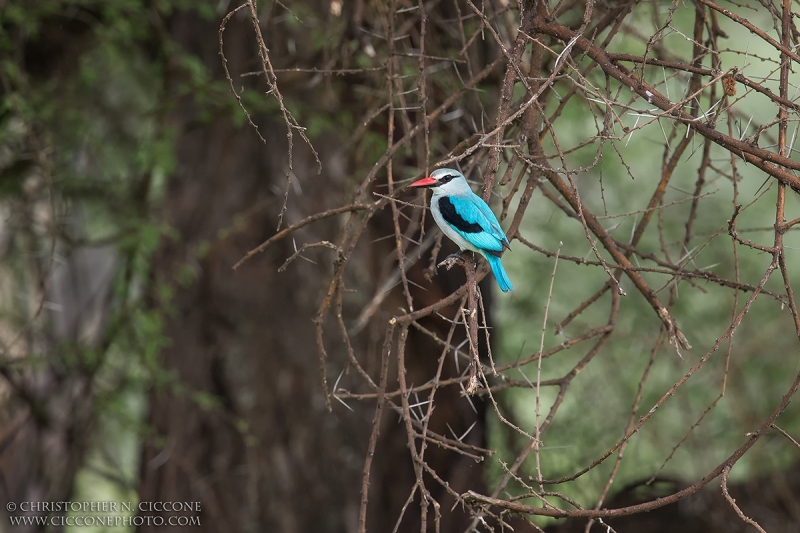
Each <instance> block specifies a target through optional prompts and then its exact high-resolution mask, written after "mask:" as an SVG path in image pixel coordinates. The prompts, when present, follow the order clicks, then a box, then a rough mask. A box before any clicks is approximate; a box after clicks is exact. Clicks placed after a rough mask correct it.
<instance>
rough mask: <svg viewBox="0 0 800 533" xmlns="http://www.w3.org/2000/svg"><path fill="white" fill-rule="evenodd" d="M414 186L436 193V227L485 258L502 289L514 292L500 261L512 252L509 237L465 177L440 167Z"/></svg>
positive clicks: (432, 202)
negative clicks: (504, 252)
mask: <svg viewBox="0 0 800 533" xmlns="http://www.w3.org/2000/svg"><path fill="white" fill-rule="evenodd" d="M411 186H412V187H425V188H429V189H431V190H432V191H433V197H432V198H431V212H432V213H433V220H435V221H436V224H437V225H438V226H439V227H440V228H441V230H442V231H443V232H444V234H445V235H447V236H448V237H450V240H452V241H453V242H454V243H456V244H457V245H458V247H459V248H461V250H462V251H463V250H471V251H473V252H477V253H480V254H481V255H482V256H483V257H485V258H486V260H487V261H488V262H489V266H491V267H492V272H494V277H495V279H497V284H498V285H500V290H502V291H503V292H506V291H510V290H512V289H513V287H512V286H511V281H509V279H508V274H506V271H505V269H504V268H503V263H501V262H500V255H501V254H502V253H503V249H504V248H508V249H509V250H510V249H511V247H510V246H509V245H508V239H507V238H506V234H505V233H503V230H502V229H501V228H500V223H499V222H498V221H497V217H495V216H494V213H492V210H491V209H489V206H488V205H486V202H484V201H483V199H482V198H481V197H480V196H478V195H477V194H475V193H474V192H472V189H470V187H469V184H468V183H467V179H466V178H465V177H464V175H463V174H462V173H461V172H459V171H457V170H453V169H452V168H440V169H438V170H435V171H434V172H433V174H431V175H430V176H428V177H427V178H422V179H421V180H417V181H415V182H414V183H412V184H411Z"/></svg>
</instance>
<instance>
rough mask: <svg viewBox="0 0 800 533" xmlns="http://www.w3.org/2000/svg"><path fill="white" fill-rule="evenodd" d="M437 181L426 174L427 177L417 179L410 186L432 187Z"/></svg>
mask: <svg viewBox="0 0 800 533" xmlns="http://www.w3.org/2000/svg"><path fill="white" fill-rule="evenodd" d="M437 183H438V182H437V181H436V180H435V179H433V178H432V177H430V176H428V177H427V178H422V179H421V180H417V181H415V182H414V183H412V184H411V186H412V187H433V186H435V185H436V184H437Z"/></svg>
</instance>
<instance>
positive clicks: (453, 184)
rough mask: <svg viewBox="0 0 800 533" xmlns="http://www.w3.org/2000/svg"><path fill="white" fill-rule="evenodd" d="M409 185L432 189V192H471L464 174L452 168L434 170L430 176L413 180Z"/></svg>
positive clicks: (452, 193) (447, 193)
mask: <svg viewBox="0 0 800 533" xmlns="http://www.w3.org/2000/svg"><path fill="white" fill-rule="evenodd" d="M411 186H412V187H425V188H427V189H432V190H433V194H446V195H458V194H464V193H466V192H472V189H470V187H469V183H467V178H465V177H464V174H462V173H461V172H459V171H458V170H453V169H452V168H440V169H437V170H434V171H433V173H432V174H431V175H430V176H428V177H427V178H422V179H421V180H417V181H415V182H414V183H412V184H411Z"/></svg>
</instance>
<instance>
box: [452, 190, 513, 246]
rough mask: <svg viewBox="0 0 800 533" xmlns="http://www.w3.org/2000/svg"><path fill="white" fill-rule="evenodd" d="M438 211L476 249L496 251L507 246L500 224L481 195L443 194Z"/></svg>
mask: <svg viewBox="0 0 800 533" xmlns="http://www.w3.org/2000/svg"><path fill="white" fill-rule="evenodd" d="M439 211H440V212H441V213H442V218H444V220H445V221H446V222H447V223H448V224H450V226H451V227H452V228H453V229H454V230H455V231H457V232H458V233H459V234H460V235H461V236H462V237H464V239H466V240H467V241H468V242H469V243H470V244H472V245H473V246H475V247H476V248H478V249H480V250H486V251H488V252H497V253H499V252H502V251H503V247H504V246H505V247H508V240H507V239H506V235H505V233H503V230H502V229H501V228H500V223H499V222H498V221H497V218H496V217H495V216H494V213H492V210H491V209H489V206H488V205H486V202H484V201H483V199H482V198H481V197H480V196H478V195H476V194H472V193H470V194H469V195H463V196H442V197H441V198H440V199H439Z"/></svg>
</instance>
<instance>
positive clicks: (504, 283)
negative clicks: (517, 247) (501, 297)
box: [484, 254, 514, 292]
mask: <svg viewBox="0 0 800 533" xmlns="http://www.w3.org/2000/svg"><path fill="white" fill-rule="evenodd" d="M484 257H485V258H486V260H487V261H489V266H491V267H492V272H494V277H495V279H496V280H497V284H498V285H500V290H501V291H503V292H508V291H511V290H514V287H512V286H511V281H510V280H509V279H508V274H506V269H505V268H503V263H501V262H500V258H499V257H497V256H496V255H492V254H484Z"/></svg>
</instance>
